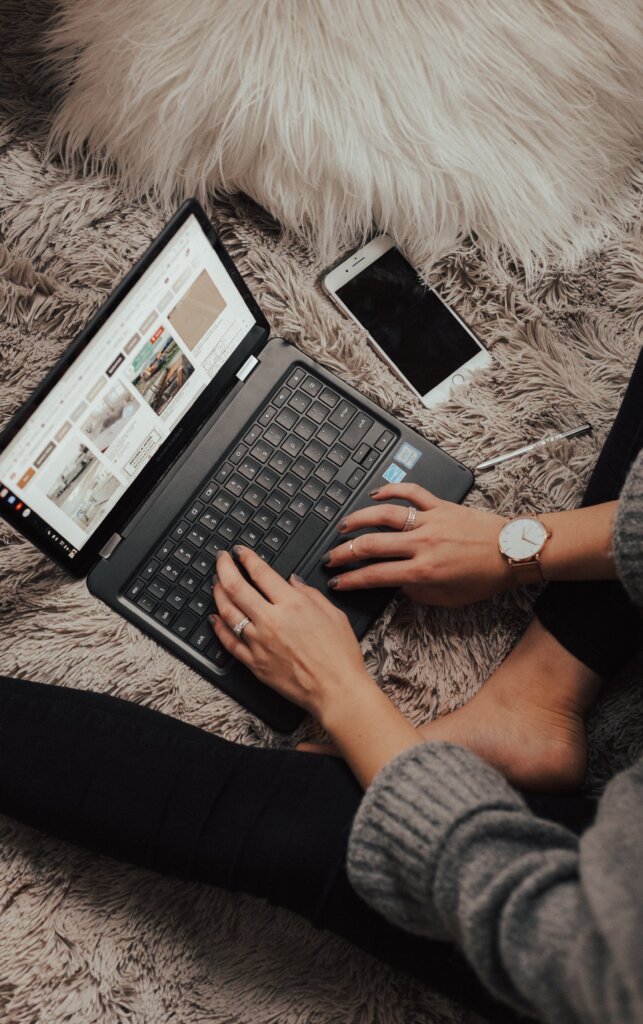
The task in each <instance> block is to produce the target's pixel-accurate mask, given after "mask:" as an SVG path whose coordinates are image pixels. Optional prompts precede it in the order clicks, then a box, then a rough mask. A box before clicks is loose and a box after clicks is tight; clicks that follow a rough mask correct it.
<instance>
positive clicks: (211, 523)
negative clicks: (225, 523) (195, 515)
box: [199, 508, 219, 531]
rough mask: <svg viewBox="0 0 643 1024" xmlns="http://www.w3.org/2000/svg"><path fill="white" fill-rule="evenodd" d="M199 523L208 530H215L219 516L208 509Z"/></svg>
mask: <svg viewBox="0 0 643 1024" xmlns="http://www.w3.org/2000/svg"><path fill="white" fill-rule="evenodd" d="M199 522H200V523H201V525H202V526H205V528H206V530H210V531H211V530H214V528H215V526H216V525H217V523H218V522H219V516H215V514H214V512H212V510H211V509H209V508H208V509H206V510H205V512H204V513H203V515H202V516H201V518H200V519H199Z"/></svg>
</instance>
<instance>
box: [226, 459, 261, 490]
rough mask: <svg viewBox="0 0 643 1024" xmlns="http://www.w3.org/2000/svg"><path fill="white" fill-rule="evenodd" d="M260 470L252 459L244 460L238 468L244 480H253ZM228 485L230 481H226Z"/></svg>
mask: <svg viewBox="0 0 643 1024" xmlns="http://www.w3.org/2000/svg"><path fill="white" fill-rule="evenodd" d="M260 469H261V466H260V465H259V463H258V462H255V460H254V459H244V460H243V462H242V463H241V464H240V466H239V472H240V473H241V475H242V476H245V478H246V480H254V478H255V477H256V475H257V473H258V472H259V470H260ZM228 483H230V481H228ZM244 486H245V484H244Z"/></svg>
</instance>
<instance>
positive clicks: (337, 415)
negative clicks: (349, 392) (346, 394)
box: [330, 398, 357, 430]
mask: <svg viewBox="0 0 643 1024" xmlns="http://www.w3.org/2000/svg"><path fill="white" fill-rule="evenodd" d="M356 412H357V409H356V408H355V406H354V405H351V404H350V402H347V401H346V399H345V398H343V399H342V400H341V402H340V403H339V405H338V406H337V407H336V409H335V411H334V412H333V414H332V416H331V417H330V422H331V423H332V424H333V425H334V426H336V427H339V428H340V430H343V429H344V427H347V426H348V424H349V423H350V421H351V420H352V418H353V416H354V415H355V413H356Z"/></svg>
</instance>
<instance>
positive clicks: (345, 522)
mask: <svg viewBox="0 0 643 1024" xmlns="http://www.w3.org/2000/svg"><path fill="white" fill-rule="evenodd" d="M347 526H348V517H347V516H344V518H343V519H340V520H339V522H338V524H337V529H338V530H345V529H346V527H347Z"/></svg>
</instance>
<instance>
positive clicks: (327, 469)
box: [315, 462, 337, 484]
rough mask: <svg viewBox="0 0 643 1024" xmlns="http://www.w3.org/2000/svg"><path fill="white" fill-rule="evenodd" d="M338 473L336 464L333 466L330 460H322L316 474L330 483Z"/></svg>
mask: <svg viewBox="0 0 643 1024" xmlns="http://www.w3.org/2000/svg"><path fill="white" fill-rule="evenodd" d="M336 474H337V470H336V469H335V467H334V466H331V464H330V462H322V463H320V465H319V466H317V469H316V470H315V476H318V477H319V479H320V480H323V481H324V483H325V484H329V483H330V482H331V480H333V479H334V477H335V476H336Z"/></svg>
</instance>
